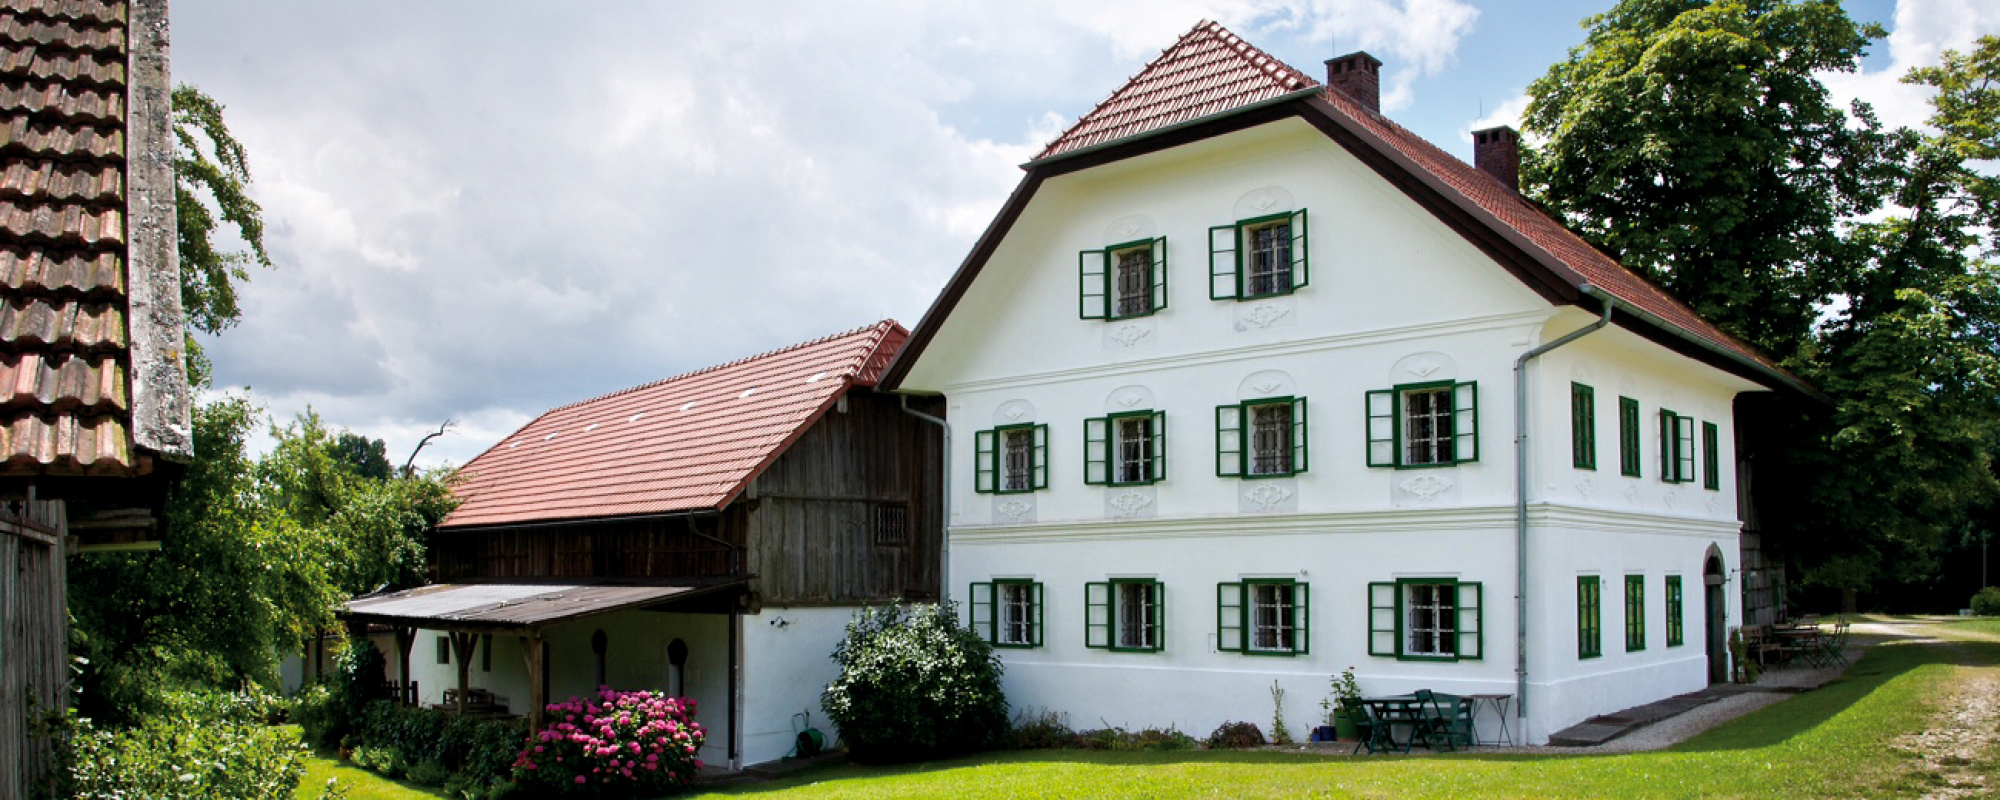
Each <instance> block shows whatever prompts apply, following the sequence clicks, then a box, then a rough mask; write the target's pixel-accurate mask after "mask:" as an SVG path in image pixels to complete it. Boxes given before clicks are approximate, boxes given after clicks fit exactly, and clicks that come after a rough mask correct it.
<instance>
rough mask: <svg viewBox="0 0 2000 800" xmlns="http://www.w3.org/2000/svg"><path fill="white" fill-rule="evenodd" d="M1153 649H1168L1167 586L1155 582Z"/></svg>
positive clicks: (1151, 621)
mask: <svg viewBox="0 0 2000 800" xmlns="http://www.w3.org/2000/svg"><path fill="white" fill-rule="evenodd" d="M1147 622H1149V623H1151V624H1152V626H1153V649H1154V650H1156V651H1157V650H1165V649H1167V585H1166V584H1164V583H1161V582H1159V581H1153V618H1152V619H1150V620H1147Z"/></svg>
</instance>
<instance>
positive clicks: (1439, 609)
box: [1368, 578, 1484, 661]
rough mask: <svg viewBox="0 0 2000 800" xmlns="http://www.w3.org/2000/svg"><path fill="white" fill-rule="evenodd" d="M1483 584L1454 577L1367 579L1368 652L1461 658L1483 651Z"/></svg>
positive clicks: (1404, 656) (1413, 657) (1416, 657)
mask: <svg viewBox="0 0 2000 800" xmlns="http://www.w3.org/2000/svg"><path fill="white" fill-rule="evenodd" d="M1482 596H1483V592H1482V587H1481V585H1480V584H1479V583H1477V582H1473V581H1461V580H1456V579H1453V578H1403V579H1400V580H1395V581H1378V582H1373V583H1370V584H1368V654H1369V655H1376V656H1393V657H1395V658H1399V659H1405V660H1441V661H1458V660H1468V659H1478V658H1481V657H1482V656H1483V655H1484V630H1483V628H1484V624H1483V623H1484V618H1483V616H1482V608H1481V599H1482Z"/></svg>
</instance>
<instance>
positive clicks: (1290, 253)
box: [1208, 209, 1307, 300]
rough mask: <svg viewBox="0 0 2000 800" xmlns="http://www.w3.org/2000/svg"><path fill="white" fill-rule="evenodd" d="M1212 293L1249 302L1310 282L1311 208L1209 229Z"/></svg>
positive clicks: (1212, 295) (1214, 296)
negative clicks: (1308, 238) (1308, 225)
mask: <svg viewBox="0 0 2000 800" xmlns="http://www.w3.org/2000/svg"><path fill="white" fill-rule="evenodd" d="M1208 264H1209V289H1208V295H1209V297H1210V298H1211V299H1215V300H1231V299H1234V300H1250V299H1254V298H1258V297H1270V296H1273V295H1281V294H1290V293H1291V292H1293V291H1296V290H1297V289H1299V288H1300V287H1302V286H1305V285H1306V279H1307V259H1306V212H1305V210H1304V209H1300V210H1298V211H1291V212H1286V213H1282V214H1272V215H1270V216H1266V217H1257V218H1254V219H1246V220H1241V221H1239V222H1237V223H1236V224H1234V225H1217V226H1215V227H1213V228H1210V229H1208Z"/></svg>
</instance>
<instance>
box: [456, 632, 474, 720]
mask: <svg viewBox="0 0 2000 800" xmlns="http://www.w3.org/2000/svg"><path fill="white" fill-rule="evenodd" d="M474 636H475V634H471V633H464V632H460V631H452V632H451V653H452V656H453V660H455V661H457V662H458V715H459V716H461V717H462V716H465V695H466V691H465V690H466V689H468V688H470V687H468V686H467V685H466V681H467V679H468V678H469V677H470V674H469V673H470V670H471V667H472V643H473V642H474V641H476V640H475V639H474V638H473V637H474Z"/></svg>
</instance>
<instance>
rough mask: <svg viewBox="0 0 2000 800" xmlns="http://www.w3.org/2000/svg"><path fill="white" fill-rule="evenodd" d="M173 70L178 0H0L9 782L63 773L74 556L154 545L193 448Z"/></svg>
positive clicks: (32, 787)
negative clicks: (50, 743)
mask: <svg viewBox="0 0 2000 800" xmlns="http://www.w3.org/2000/svg"><path fill="white" fill-rule="evenodd" d="M172 85H173V84H172V82H171V81H170V80H169V78H168V74H167V4H166V2H165V1H164V0H132V1H131V2H125V1H124V0H90V1H89V2H51V1H49V0H0V797H25V796H29V795H30V794H34V793H46V791H47V788H48V784H47V780H48V778H49V772H50V769H49V767H50V762H49V751H48V747H47V742H46V741H45V740H42V739H40V738H37V737H35V736H33V735H32V732H33V731H34V729H35V726H34V724H33V722H34V719H35V718H36V717H37V716H39V715H41V714H44V713H48V712H60V711H61V710H62V709H63V708H64V707H65V706H66V705H67V702H68V697H67V688H68V683H67V682H68V675H69V671H68V664H67V661H68V658H67V652H66V651H67V646H66V645H67V638H68V619H69V618H68V613H67V603H66V599H65V593H66V582H65V575H66V573H67V570H66V569H65V563H64V561H65V558H66V557H68V556H69V555H70V554H74V553H78V552H93V551H98V552H101V551H120V550H144V549H151V548H157V547H159V546H160V536H161V532H160V530H159V525H160V520H161V519H163V511H164V504H165V499H166V493H167V490H168V488H169V486H170V485H171V483H172V481H173V480H174V479H175V477H176V476H178V475H179V473H180V472H181V468H182V465H183V464H184V463H185V462H186V460H187V459H188V458H189V457H190V456H191V455H192V450H193V447H192V437H191V435H190V428H189V419H188V411H189V408H188V404H189V397H188V387H187V373H186V367H185V365H184V362H183V360H182V352H181V351H182V348H183V343H182V338H181V337H182V316H181V303H180V266H179V261H178V259H177V256H176V251H175V244H176V243H175V217H174V180H173V167H172V159H173V154H174V149H173V148H174V143H173V141H174V140H173V138H172V133H171V130H172V121H171V119H170V116H171V113H172V108H171V107H170V101H171V98H170V95H169V92H170V89H171V87H172ZM93 557H95V556H93ZM109 557H114V558H115V557H120V556H109Z"/></svg>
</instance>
